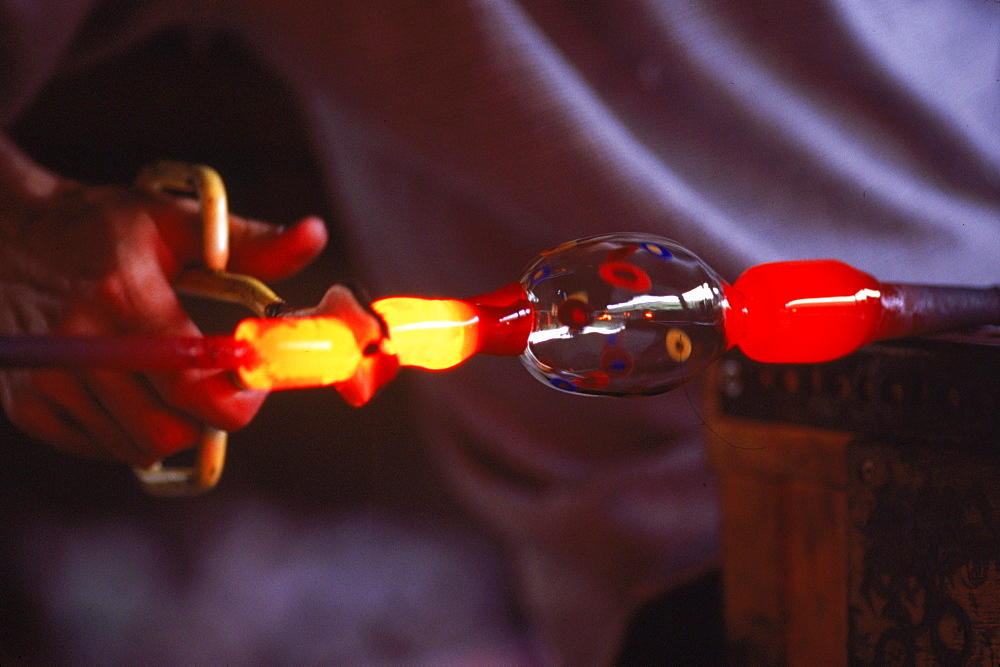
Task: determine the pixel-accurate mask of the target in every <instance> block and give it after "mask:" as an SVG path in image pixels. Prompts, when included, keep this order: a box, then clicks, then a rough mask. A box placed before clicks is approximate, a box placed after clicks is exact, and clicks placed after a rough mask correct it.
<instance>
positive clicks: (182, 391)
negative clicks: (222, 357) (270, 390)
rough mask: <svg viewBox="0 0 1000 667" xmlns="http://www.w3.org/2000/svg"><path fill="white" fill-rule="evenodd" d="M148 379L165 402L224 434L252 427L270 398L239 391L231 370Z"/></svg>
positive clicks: (174, 374)
mask: <svg viewBox="0 0 1000 667" xmlns="http://www.w3.org/2000/svg"><path fill="white" fill-rule="evenodd" d="M146 377H147V379H148V381H149V383H150V384H151V386H152V387H153V388H154V389H155V390H156V393H157V394H158V396H159V397H160V399H161V400H162V401H163V402H165V403H166V404H168V405H171V406H173V407H174V408H176V409H178V410H181V411H183V412H184V413H185V414H186V415H188V416H189V417H191V418H193V419H195V420H196V421H199V422H202V423H206V424H209V425H210V426H213V427H215V428H218V429H222V430H223V431H237V430H239V429H241V428H243V427H244V426H246V425H247V424H249V423H250V421H251V420H252V419H253V418H254V415H256V414H257V411H258V410H260V406H261V404H263V402H264V399H265V398H266V397H267V392H262V391H252V390H248V389H240V388H238V387H237V386H236V383H235V380H234V379H233V377H232V376H231V375H230V373H229V372H227V371H210V370H190V371H184V372H182V373H150V374H148V375H147V376H146Z"/></svg>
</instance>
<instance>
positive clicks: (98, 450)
mask: <svg viewBox="0 0 1000 667" xmlns="http://www.w3.org/2000/svg"><path fill="white" fill-rule="evenodd" d="M7 416H8V417H9V418H10V420H11V422H12V423H13V424H14V426H16V427H17V428H18V429H19V430H20V431H22V432H23V433H26V434H27V435H29V436H31V437H32V438H35V439H37V440H41V441H42V442H45V443H47V444H49V445H51V446H52V447H54V448H55V449H58V450H60V451H63V452H67V453H70V454H76V455H79V456H85V457H88V458H96V459H106V460H114V459H115V458H117V457H115V456H114V455H112V454H110V453H109V452H108V451H107V450H106V449H105V448H104V447H103V446H102V445H100V444H98V443H97V442H95V441H94V439H93V438H91V437H90V434H88V433H86V432H85V431H84V430H83V428H82V427H80V425H79V424H78V423H77V422H76V420H75V419H74V418H73V416H72V415H70V414H68V413H67V412H66V411H64V410H62V409H61V408H59V407H58V406H56V405H54V404H52V403H49V402H48V401H46V400H45V399H44V398H42V397H41V396H38V395H32V396H19V397H18V399H17V403H16V405H15V406H14V407H13V408H12V409H9V410H8V411H7Z"/></svg>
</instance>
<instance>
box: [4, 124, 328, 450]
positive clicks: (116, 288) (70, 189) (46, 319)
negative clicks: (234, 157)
mask: <svg viewBox="0 0 1000 667" xmlns="http://www.w3.org/2000/svg"><path fill="white" fill-rule="evenodd" d="M196 209H197V206H196V205H195V203H194V202H192V201H189V200H184V199H175V198H170V197H161V196H154V195H150V194H147V193H144V192H141V191H139V190H136V189H132V188H117V187H114V188H112V187H100V188H93V187H87V186H83V185H81V184H79V183H75V182H72V181H68V180H66V179H62V178H60V177H58V176H56V175H54V174H52V173H50V172H48V171H46V170H44V169H42V168H40V167H39V166H38V165H35V164H33V163H32V162H31V161H30V160H29V159H28V158H26V157H25V156H24V155H23V154H22V153H20V151H18V150H17V149H16V148H15V147H14V146H13V145H12V144H10V143H9V142H8V141H6V140H5V139H3V138H2V137H0V336H12V335H29V334H30V335H120V334H142V335H164V336H191V335H198V330H197V327H196V326H195V324H194V323H193V322H192V321H191V319H190V318H189V317H188V315H187V314H186V313H185V312H184V310H183V309H182V308H181V305H180V303H179V301H178V299H177V296H176V294H175V293H174V290H173V289H172V287H171V282H172V281H173V279H175V278H176V277H177V275H178V274H179V272H180V271H181V270H182V269H183V268H184V267H185V266H186V265H191V264H197V263H199V260H200V257H201V232H200V221H199V218H198V215H197V210H196ZM230 237H231V257H230V264H229V268H230V270H232V271H234V272H239V273H246V274H250V275H254V276H256V277H258V278H260V279H262V280H265V281H268V280H276V279H280V278H283V277H285V276H288V275H290V274H292V273H295V272H296V271H297V270H299V269H300V268H302V267H303V266H305V265H306V264H308V263H309V262H310V261H312V260H313V259H314V258H315V257H316V256H317V255H318V254H319V252H320V251H321V250H322V248H323V246H324V245H325V243H326V229H325V227H324V224H323V222H322V221H321V220H319V219H317V218H305V219H303V220H301V221H299V222H298V223H296V224H295V225H292V226H290V227H288V228H279V227H275V226H273V225H269V224H266V223H263V222H258V221H254V220H249V219H244V218H239V217H235V216H232V217H231V218H230ZM263 399H264V394H263V393H261V392H253V391H247V390H240V389H238V388H237V387H236V386H235V385H234V383H233V382H232V380H231V379H230V377H229V376H228V374H227V373H225V372H220V371H205V370H188V371H183V372H171V373H139V372H133V373H122V372H113V371H108V370H101V369H80V370H75V369H74V370H68V369H40V370H28V369H8V370H5V371H3V372H0V401H2V405H3V408H4V410H5V411H6V413H7V415H8V417H9V418H10V420H11V421H12V422H13V423H14V424H15V425H17V426H18V427H19V428H21V429H22V430H23V431H25V432H26V433H28V434H30V435H32V436H34V437H37V438H39V439H42V440H45V441H47V442H49V443H51V444H52V445H54V446H56V447H58V448H60V449H64V450H67V451H70V452H74V453H79V454H84V455H90V456H98V457H103V458H113V459H120V460H123V461H126V462H128V463H131V464H133V465H138V466H147V465H149V464H152V463H153V462H155V461H158V460H160V459H162V458H164V457H166V456H169V455H170V454H172V453H174V452H177V451H179V450H181V449H184V448H186V447H189V446H191V445H194V444H195V443H196V441H197V440H198V437H199V434H200V432H201V429H202V425H204V424H209V425H212V426H214V427H216V428H220V429H223V430H236V429H238V428H241V427H242V426H245V425H246V424H247V423H248V422H249V421H250V419H252V418H253V416H254V414H256V411H257V409H258V408H259V407H260V404H261V402H262V401H263Z"/></svg>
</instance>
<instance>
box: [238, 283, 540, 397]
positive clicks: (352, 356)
mask: <svg viewBox="0 0 1000 667" xmlns="http://www.w3.org/2000/svg"><path fill="white" fill-rule="evenodd" d="M372 309H373V310H374V311H375V312H376V313H378V315H379V316H380V317H381V318H382V319H383V321H384V322H385V324H386V328H387V329H388V333H389V336H388V341H386V342H384V343H383V348H382V349H383V351H385V352H389V353H391V354H394V355H396V358H397V359H398V360H399V364H400V365H401V366H415V367H419V368H424V369H427V370H444V369H446V368H451V367H453V366H457V365H458V364H460V363H462V362H463V361H465V360H466V359H468V358H469V357H471V356H472V355H473V354H476V353H477V352H482V353H485V354H502V355H517V354H520V353H521V352H522V351H523V350H524V347H525V345H527V337H528V333H529V332H530V329H531V323H532V321H533V312H532V310H531V306H530V304H529V303H528V302H527V301H526V299H525V295H524V291H523V290H522V289H521V288H520V286H519V285H516V284H514V285H508V286H506V287H503V288H501V289H500V290H497V291H496V292H493V293H491V294H487V295H483V296H481V297H476V298H475V299H473V300H470V301H460V300H457V299H423V298H417V297H389V298H385V299H380V300H378V301H376V302H374V303H373V304H372ZM233 337H234V338H235V340H236V341H237V342H238V343H240V344H242V345H246V346H247V347H248V348H249V350H250V352H249V353H248V355H247V358H246V360H244V361H243V362H242V363H241V364H240V366H239V368H238V369H237V373H238V374H239V377H240V380H241V381H242V382H243V384H244V385H246V386H247V387H249V388H251V389H265V390H271V389H294V388H301V387H319V386H325V385H330V384H337V383H340V382H345V381H347V380H349V379H351V377H352V376H353V375H354V374H355V372H356V371H357V369H358V366H359V364H360V363H361V361H362V359H363V352H362V350H361V349H359V344H358V342H357V340H356V339H355V337H354V334H353V333H352V331H351V329H350V327H349V326H348V325H347V324H346V323H345V322H344V321H342V320H341V319H339V318H337V317H334V316H316V317H288V318H275V319H248V320H244V321H243V322H240V323H239V325H237V327H236V331H235V332H234V333H233Z"/></svg>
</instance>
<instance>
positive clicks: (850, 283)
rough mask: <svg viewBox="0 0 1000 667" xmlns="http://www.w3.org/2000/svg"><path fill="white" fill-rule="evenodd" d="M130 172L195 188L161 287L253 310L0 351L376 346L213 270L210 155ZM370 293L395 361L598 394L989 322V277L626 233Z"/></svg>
mask: <svg viewBox="0 0 1000 667" xmlns="http://www.w3.org/2000/svg"><path fill="white" fill-rule="evenodd" d="M137 182H138V184H139V186H141V187H143V188H146V189H148V190H153V191H161V190H165V191H175V192H180V193H188V194H193V195H195V196H196V197H198V199H199V200H200V203H201V211H202V218H203V222H204V230H205V241H204V245H205V267H203V268H199V269H192V270H189V271H187V272H186V273H184V274H183V275H182V276H181V277H180V279H179V280H178V282H177V283H176V289H177V290H178V291H179V292H182V293H186V294H194V295H198V296H202V297H207V298H213V299H222V300H227V301H232V302H235V303H239V304H243V305H245V306H247V307H249V308H250V309H251V310H252V311H253V312H254V314H255V315H256V317H255V318H250V319H246V320H243V321H242V322H240V323H239V324H238V325H237V326H236V329H235V330H234V332H233V334H232V335H231V336H211V337H201V338H138V337H103V338H100V337H94V338H53V337H25V338H5V339H0V366H43V365H76V366H86V365H90V366H105V367H114V368H120V369H133V370H153V369H155V370H171V369H184V368H222V369H230V370H232V371H233V372H234V373H233V374H234V378H235V379H236V380H237V381H238V382H240V383H242V384H243V385H244V386H246V387H250V388H254V389H263V390H275V389H294V388H303V387H314V386H321V385H331V384H338V383H343V382H345V381H347V380H349V379H350V378H352V377H354V376H355V374H356V373H357V372H358V369H359V367H361V366H362V364H363V362H364V359H365V358H366V357H370V356H372V355H373V354H374V353H375V352H376V350H370V349H365V348H363V347H362V345H361V344H360V343H359V342H358V340H357V339H356V336H355V333H354V332H353V331H352V329H351V327H350V326H349V324H348V322H347V321H346V320H345V319H344V318H343V317H338V316H337V314H336V313H335V312H334V311H335V310H336V308H330V309H326V310H325V309H324V303H325V302H326V299H324V302H322V303H321V304H320V306H319V307H317V308H316V309H313V310H312V311H298V312H295V313H289V312H286V311H284V310H283V307H282V302H281V300H280V299H279V298H278V297H277V296H276V295H275V294H274V293H273V292H271V290H270V289H268V288H267V287H266V286H265V285H263V284H262V283H260V282H259V281H257V280H255V279H253V278H250V277H248V276H240V275H233V274H229V273H226V271H225V268H226V263H227V258H228V211H227V205H226V197H225V190H224V187H223V184H222V180H221V179H220V178H219V176H218V175H217V174H216V173H215V172H214V171H212V170H211V169H209V168H208V167H203V166H195V165H185V164H178V163H160V164H157V165H154V166H153V167H150V168H148V169H146V170H144V171H143V172H142V174H140V176H139V178H138V181H137ZM371 307H372V310H373V311H374V312H375V313H377V314H378V315H379V317H381V319H382V323H383V325H384V331H385V332H386V334H387V338H384V339H383V340H382V341H381V344H380V345H379V346H378V350H377V351H379V352H381V353H382V354H388V355H392V356H394V357H395V359H396V360H397V361H398V364H399V365H400V366H413V367H419V368H425V369H429V370H443V369H447V368H451V367H453V366H456V365H458V364H460V363H462V362H463V361H465V360H466V359H468V358H469V357H471V356H472V355H474V354H477V353H484V354H499V355H508V356H520V358H521V361H522V362H523V363H524V365H525V366H526V368H527V369H528V371H529V372H530V373H531V374H532V375H534V376H535V377H537V378H538V379H540V380H541V381H542V382H544V383H546V384H548V385H550V386H552V387H555V388H557V389H560V390H563V391H569V392H575V393H580V394H593V395H606V396H638V395H649V394H659V393H663V392H666V391H669V390H671V389H674V388H676V387H678V386H680V385H681V384H683V383H684V382H686V381H687V380H689V379H691V378H692V377H693V376H695V375H696V374H698V373H699V372H701V371H702V370H704V369H705V367H706V366H707V365H708V364H709V363H711V362H712V361H714V360H715V359H716V358H717V357H718V356H719V355H720V354H722V353H723V352H724V351H726V350H727V349H729V348H731V347H734V346H739V347H740V348H741V349H742V351H743V352H744V353H745V354H746V355H747V356H749V357H751V358H752V359H755V360H757V361H762V362H767V363H813V362H823V361H830V360H833V359H835V358H838V357H841V356H844V355H846V354H849V353H851V352H853V351H854V350H856V349H857V348H859V347H861V346H863V345H866V344H868V343H871V342H874V341H877V340H882V339H887V338H898V337H902V336H910V335H916V334H921V333H929V332H936V331H944V330H949V329H956V328H966V327H975V326H983V325H995V324H1000V290H998V289H997V288H993V287H988V288H974V287H948V286H921V285H907V284H898V283H882V282H879V281H878V280H876V279H875V278H873V277H872V276H870V275H868V274H867V273H864V272H862V271H859V270H857V269H854V268H852V267H850V266H848V265H846V264H844V263H842V262H839V261H836V260H806V261H791V262H778V263H771V264H762V265H759V266H755V267H752V268H750V269H748V270H747V271H746V272H745V273H744V274H743V275H741V276H740V277H739V279H738V280H737V281H736V282H735V283H733V284H732V285H729V284H727V283H726V282H725V281H723V280H722V279H721V278H719V277H718V276H717V275H716V273H715V272H714V271H713V270H712V269H710V268H709V267H708V266H707V265H705V264H704V263H703V262H702V261H701V260H700V259H698V258H697V257H696V256H695V255H693V254H692V253H691V252H689V251H688V250H686V249H684V248H683V247H681V246H679V245H677V244H676V243H673V242H672V241H668V240H666V239H662V238H659V237H656V236H651V235H647V234H635V233H624V234H609V235H604V236H597V237H592V238H588V239H583V240H580V241H572V242H569V243H565V244H563V245H561V246H559V247H558V248H555V249H554V250H550V251H547V252H544V253H542V254H541V255H540V256H539V257H538V258H537V259H536V260H535V261H534V262H532V263H531V264H530V265H529V267H528V268H527V269H526V270H525V271H524V273H523V275H522V277H521V279H520V280H519V281H517V282H514V283H511V284H509V285H507V286H505V287H502V288H500V289H499V290H497V291H495V292H492V293H490V294H487V295H482V296H478V297H472V298H467V299H425V298H419V297H389V298H384V299H379V300H377V301H375V302H374V303H372V304H371ZM304 313H307V314H304ZM391 378H392V375H391V374H390V375H387V376H386V377H381V378H376V379H375V382H376V383H381V384H384V383H386V382H388V381H389V380H391ZM375 388H376V389H377V387H375ZM225 445H226V433H225V432H222V431H218V430H216V429H211V428H209V429H206V431H205V434H204V436H203V438H202V440H201V443H200V445H199V447H198V454H197V459H196V463H195V465H194V466H193V467H192V468H171V467H166V466H162V465H157V466H154V467H153V468H150V469H146V470H137V474H138V476H139V479H140V480H141V481H142V482H143V484H144V485H145V487H146V488H147V489H148V490H149V491H151V492H152V493H156V494H160V495H176V494H188V493H194V492H199V491H204V490H207V489H209V488H211V487H212V486H213V485H214V484H215V483H216V481H217V480H218V478H219V475H220V473H221V471H222V466H223V463H224V459H225Z"/></svg>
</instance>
